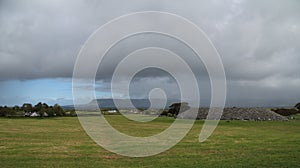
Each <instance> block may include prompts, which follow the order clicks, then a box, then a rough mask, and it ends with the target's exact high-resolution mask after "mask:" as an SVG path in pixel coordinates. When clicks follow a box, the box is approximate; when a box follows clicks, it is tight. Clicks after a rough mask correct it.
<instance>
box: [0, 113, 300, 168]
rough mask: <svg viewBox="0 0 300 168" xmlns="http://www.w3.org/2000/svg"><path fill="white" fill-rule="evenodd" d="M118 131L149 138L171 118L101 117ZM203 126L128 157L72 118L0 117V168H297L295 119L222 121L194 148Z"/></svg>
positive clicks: (299, 144) (298, 127) (299, 152)
mask: <svg viewBox="0 0 300 168" xmlns="http://www.w3.org/2000/svg"><path fill="white" fill-rule="evenodd" d="M106 117H107V119H108V120H109V121H110V123H111V124H112V125H113V126H114V127H115V128H117V129H118V130H120V131H122V132H124V133H127V134H130V135H135V136H149V135H153V134H156V133H158V132H160V131H162V130H164V129H165V128H167V127H168V126H169V125H170V124H171V123H172V122H173V120H174V119H173V118H166V117H160V118H158V119H156V120H154V121H152V122H149V123H137V122H132V121H128V120H127V119H125V118H123V117H122V116H117V115H112V116H106ZM202 124H203V121H196V124H195V125H194V127H193V128H192V129H191V131H190V132H189V134H188V135H187V136H186V137H185V138H184V139H183V140H182V141H181V142H180V143H179V144H177V145H176V146H175V147H173V148H171V149H170V150H168V151H165V152H163V153H161V154H159V155H155V156H151V157H146V158H129V157H124V156H119V155H117V154H113V153H110V152H109V151H106V150H104V149H103V148H101V147H100V146H98V145H97V144H96V143H94V142H93V141H92V140H91V139H90V138H89V137H88V135H87V134H86V133H85V132H84V131H83V129H82V127H81V125H80V123H79V121H78V119H77V118H76V117H57V118H44V119H40V118H13V119H10V118H0V167H1V168H5V167H101V168H103V167H104V168H105V167H299V165H300V120H291V121H287V122H278V121H277V122H275V121H268V122H255V121H230V122H226V121H221V122H220V124H219V126H218V127H217V129H216V130H215V132H214V133H213V135H212V136H211V137H210V138H209V139H208V140H207V141H205V142H203V143H199V142H198V136H199V132H200V130H201V126H202Z"/></svg>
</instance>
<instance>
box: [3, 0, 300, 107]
mask: <svg viewBox="0 0 300 168" xmlns="http://www.w3.org/2000/svg"><path fill="white" fill-rule="evenodd" d="M143 10H158V11H166V12H172V13H175V14H179V15H181V16H183V17H186V18H188V19H190V20H191V21H193V22H194V23H196V24H197V25H198V26H199V27H201V28H203V30H204V31H205V32H206V33H207V34H208V36H209V37H210V39H211V40H212V42H213V43H214V44H215V46H216V48H217V49H218V51H219V53H220V55H221V57H222V60H223V63H224V67H225V71H226V76H227V80H228V89H229V90H228V92H229V93H228V99H229V100H231V101H232V102H231V104H243V103H245V101H246V104H247V100H243V103H241V100H240V99H237V97H239V96H241V95H238V94H237V93H241V94H242V93H243V94H245V95H248V96H249V97H250V98H249V100H250V99H253V100H251V102H252V103H251V102H250V103H248V104H254V105H255V103H256V102H258V101H260V100H258V97H263V98H264V100H266V99H270V100H273V99H274V97H278V99H280V98H286V96H283V93H285V94H284V95H291V96H290V97H289V99H292V100H289V101H298V100H297V99H300V96H299V95H300V92H299V90H300V89H299V86H300V73H299V72H300V66H299V65H300V56H299V54H300V38H299V37H300V20H299V18H300V12H299V11H300V2H299V1H298V0H286V1H273V0H265V1H260V0H249V1H244V0H226V1H215V0H214V1H198V0H195V1H174V0H164V1H144V0H131V1H126V2H125V1H121V0H119V1H116V0H112V1H96V0H92V1H84V0H77V1H73V0H65V1H60V0H51V1H50V0H49V1H48V0H43V1H40V0H29V1H15V0H2V1H0V60H1V61H0V80H2V81H3V80H10V79H17V80H30V79H38V78H58V77H64V78H70V77H72V71H73V66H74V63H75V60H76V56H77V54H78V52H79V50H80V48H81V46H82V45H83V43H84V42H85V40H86V39H87V38H88V36H89V35H90V34H91V33H92V32H93V31H94V30H96V29H97V28H98V27H99V26H101V25H103V24H104V23H106V22H108V21H109V20H111V19H113V18H115V17H117V16H120V15H123V14H126V13H128V12H136V11H143ZM148 46H159V47H163V48H168V49H170V50H172V51H173V52H175V53H177V54H178V55H180V56H182V57H183V58H184V59H185V60H186V61H187V63H188V64H189V65H190V66H191V67H192V69H193V71H194V72H195V73H196V76H198V77H199V79H198V82H201V81H203V85H204V86H207V83H209V82H208V77H207V73H206V70H205V68H204V66H203V64H202V63H201V61H200V60H197V57H196V55H193V53H192V52H191V51H190V49H189V48H187V47H186V46H184V45H183V44H182V43H180V42H178V41H174V39H170V38H168V37H162V36H157V35H152V36H151V35H149V36H147V35H144V36H136V37H132V38H129V39H126V40H124V41H123V42H121V43H120V44H119V45H116V46H115V47H114V48H112V50H111V51H110V52H109V53H108V54H107V57H106V60H104V63H103V66H102V69H101V68H100V69H99V72H98V74H97V75H98V80H99V81H100V82H102V87H106V88H109V87H108V86H109V84H110V83H109V82H110V77H111V74H112V73H113V70H114V67H115V66H116V65H117V63H118V62H119V61H120V60H121V59H122V58H123V57H124V55H127V54H129V53H130V52H132V51H134V50H136V49H139V48H142V47H148ZM170 66H172V65H170ZM128 67H131V65H128ZM165 76H166V75H165V74H162V73H158V72H151V71H149V72H148V73H144V74H143V75H140V76H137V77H138V78H140V79H143V78H146V79H143V80H138V81H136V82H137V83H141V84H144V85H147V83H149V79H153V80H154V79H156V80H157V77H160V78H161V80H157V81H162V80H167V79H166V78H165ZM142 81H147V82H142ZM162 83H164V82H162ZM149 85H150V83H149ZM168 85H170V84H168ZM151 86H152V84H151ZM136 87H137V85H136ZM172 87H173V86H172ZM174 88H175V87H174ZM204 90H205V89H204ZM262 91H264V92H266V94H265V95H263V96H261V94H262ZM134 94H135V95H136V96H137V97H140V96H142V95H143V94H141V93H134ZM255 100H257V101H255ZM276 102H278V101H277V100H274V101H273V104H274V103H276ZM286 102H287V101H286ZM265 104H272V102H271V103H270V102H266V103H265ZM281 104H284V102H281Z"/></svg>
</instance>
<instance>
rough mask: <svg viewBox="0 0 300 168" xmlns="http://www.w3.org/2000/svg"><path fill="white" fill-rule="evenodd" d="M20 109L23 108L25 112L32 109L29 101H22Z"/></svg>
mask: <svg viewBox="0 0 300 168" xmlns="http://www.w3.org/2000/svg"><path fill="white" fill-rule="evenodd" d="M21 109H22V110H24V111H25V112H32V111H33V108H32V105H31V104H30V103H24V104H23V106H22V107H21Z"/></svg>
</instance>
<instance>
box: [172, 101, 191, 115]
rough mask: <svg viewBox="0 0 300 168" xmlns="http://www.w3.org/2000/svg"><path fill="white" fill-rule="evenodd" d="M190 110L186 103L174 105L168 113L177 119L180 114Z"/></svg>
mask: <svg viewBox="0 0 300 168" xmlns="http://www.w3.org/2000/svg"><path fill="white" fill-rule="evenodd" d="M188 109H190V106H189V105H188V103H186V102H182V103H174V104H172V105H171V106H170V107H169V111H168V113H170V114H172V115H173V116H175V117H176V116H177V115H178V114H179V113H181V112H184V111H186V110H188Z"/></svg>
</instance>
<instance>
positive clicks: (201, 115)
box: [178, 108, 288, 121]
mask: <svg viewBox="0 0 300 168" xmlns="http://www.w3.org/2000/svg"><path fill="white" fill-rule="evenodd" d="M208 110H209V109H208V108H199V109H198V115H197V120H204V119H206V117H207V114H208ZM178 117H179V118H185V119H189V118H192V114H191V113H190V112H185V113H181V114H179V115H178ZM221 120H251V121H287V120H288V119H287V118H286V117H284V116H281V115H279V114H277V113H275V112H273V111H271V110H269V109H266V108H224V112H223V115H222V117H221Z"/></svg>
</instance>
